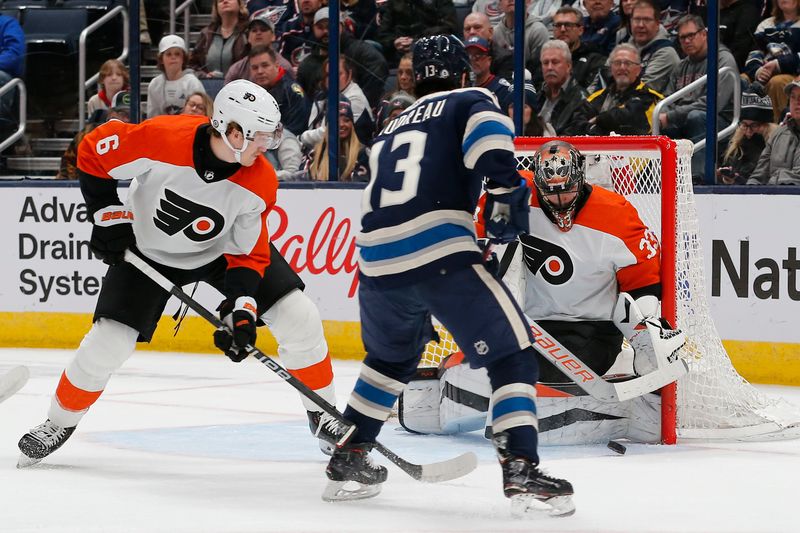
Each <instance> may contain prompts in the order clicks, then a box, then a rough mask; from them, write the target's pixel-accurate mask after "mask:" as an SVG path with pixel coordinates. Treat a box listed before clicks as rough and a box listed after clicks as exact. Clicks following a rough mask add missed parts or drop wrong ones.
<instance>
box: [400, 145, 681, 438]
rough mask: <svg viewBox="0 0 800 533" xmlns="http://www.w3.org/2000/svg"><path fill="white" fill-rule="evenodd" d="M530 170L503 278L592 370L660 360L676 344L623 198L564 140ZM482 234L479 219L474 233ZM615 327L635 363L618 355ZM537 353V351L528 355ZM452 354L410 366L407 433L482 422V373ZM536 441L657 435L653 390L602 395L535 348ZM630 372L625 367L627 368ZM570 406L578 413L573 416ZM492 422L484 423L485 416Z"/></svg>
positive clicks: (657, 271)
mask: <svg viewBox="0 0 800 533" xmlns="http://www.w3.org/2000/svg"><path fill="white" fill-rule="evenodd" d="M533 168H534V172H533V173H530V172H529V171H521V173H522V174H523V175H526V177H529V178H530V180H531V183H532V186H533V187H534V188H535V191H536V192H535V194H534V195H533V196H532V198H531V211H530V215H529V221H530V223H529V226H530V231H529V232H527V233H525V234H521V235H519V237H518V240H517V241H515V242H512V243H510V244H509V245H508V246H507V247H506V249H505V250H504V251H501V250H500V248H498V253H499V254H500V255H502V256H503V259H502V261H501V262H502V263H503V264H504V265H507V266H508V268H507V271H506V272H505V273H504V274H505V275H504V276H503V281H504V283H506V285H507V286H508V288H509V290H510V291H511V293H512V294H513V295H514V297H515V299H516V301H517V302H518V303H519V305H520V307H522V309H523V311H524V313H525V315H526V317H530V318H531V319H533V320H535V321H536V324H537V327H541V328H543V329H544V330H545V331H547V332H548V333H549V334H550V335H552V337H553V338H555V339H557V340H558V341H559V342H560V343H562V344H563V345H564V346H565V347H566V348H567V349H568V350H570V351H571V352H573V353H574V354H576V355H577V356H578V357H580V358H581V360H582V361H583V362H584V363H585V364H586V365H587V366H588V367H590V368H591V369H592V370H594V371H595V372H596V373H597V374H599V375H601V376H602V375H605V374H606V373H607V372H608V371H609V370H610V369H611V368H612V365H614V366H615V367H616V368H617V369H618V370H619V371H620V372H617V371H615V372H614V373H615V374H624V377H623V375H617V376H616V378H618V379H630V378H633V377H634V374H635V375H636V376H643V375H645V374H650V373H652V372H654V371H657V369H659V368H662V367H663V366H664V365H665V364H666V363H667V361H668V359H669V357H670V356H671V355H672V354H673V353H674V352H675V350H677V349H679V348H680V346H681V345H682V344H683V343H684V342H685V335H684V334H683V333H682V332H680V330H676V329H672V328H671V327H670V326H669V324H668V323H667V322H666V321H665V320H664V319H662V318H660V302H659V301H660V299H661V263H660V260H661V252H660V246H659V242H658V239H657V237H656V235H655V234H654V233H653V232H652V231H651V230H650V229H649V228H648V227H647V226H646V225H645V223H644V222H642V220H641V218H640V217H639V213H638V212H637V210H636V208H635V207H634V206H633V205H632V204H631V203H630V202H628V201H627V200H626V199H625V197H624V196H622V195H620V194H618V193H616V192H613V191H609V190H606V189H603V188H602V187H598V186H593V185H590V184H588V183H586V181H585V179H586V178H585V170H584V168H585V160H584V156H583V155H582V154H581V153H580V152H579V151H578V150H577V149H576V148H575V147H574V146H573V145H572V144H569V143H567V142H565V141H563V140H556V141H550V142H547V143H545V144H543V145H542V146H541V147H540V148H539V149H538V150H537V151H536V153H535V154H534V156H533ZM482 233H483V231H482V228H481V224H480V221H479V223H478V235H479V236H480V235H481V234H482ZM623 336H624V337H625V338H626V339H627V340H628V341H629V342H630V346H631V347H632V348H628V347H626V350H625V355H628V353H629V352H630V351H631V349H632V351H633V354H632V356H633V361H632V365H631V362H627V364H616V365H615V362H616V360H617V358H618V354H619V353H620V348H621V346H622V340H623ZM537 355H538V354H537ZM462 361H463V355H462V354H461V353H459V352H456V353H454V354H452V355H451V356H450V357H448V358H447V359H446V360H444V361H442V363H441V364H440V366H439V369H440V371H439V372H437V373H435V374H433V375H431V373H430V372H429V371H428V372H426V371H425V370H420V372H419V374H418V376H417V377H416V378H415V379H414V380H412V382H411V384H410V385H409V386H408V387H407V388H406V390H405V392H404V393H403V399H402V401H401V402H399V403H400V411H399V416H400V422H401V424H402V425H403V427H405V428H406V429H408V430H410V431H413V432H415V433H434V434H449V433H457V432H461V431H475V430H478V429H481V430H482V429H483V428H484V423H485V421H486V420H487V418H488V416H487V414H486V412H487V410H488V407H489V403H490V396H491V388H490V384H489V380H488V379H487V377H486V374H485V372H484V371H483V370H481V369H475V368H469V367H468V366H467V365H466V364H463V363H462ZM539 362H540V372H539V381H540V383H539V384H538V385H537V388H538V394H537V400H538V401H537V405H538V407H539V411H538V414H539V421H540V428H539V430H540V431H539V440H540V443H542V444H550V445H554V444H561V445H569V444H591V443H598V442H599V443H606V442H608V441H609V440H610V439H617V438H629V439H631V440H633V441H636V442H650V443H657V442H660V438H661V427H660V424H661V420H660V401H661V400H660V396H659V395H658V394H657V393H652V394H644V395H642V396H639V397H637V398H633V399H630V400H626V401H623V402H601V401H598V400H595V399H593V398H592V397H591V396H589V395H588V394H586V393H585V392H584V391H582V390H581V389H580V388H579V387H576V386H575V384H574V383H573V382H572V380H571V379H570V378H568V377H566V376H565V375H564V374H563V373H561V372H560V371H559V370H557V369H556V367H555V366H554V365H552V364H551V363H549V362H548V361H547V360H546V359H544V358H543V357H541V356H539ZM631 371H632V372H631ZM577 413H579V414H577ZM489 423H490V424H491V420H489Z"/></svg>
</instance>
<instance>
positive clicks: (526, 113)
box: [506, 83, 556, 137]
mask: <svg viewBox="0 0 800 533" xmlns="http://www.w3.org/2000/svg"><path fill="white" fill-rule="evenodd" d="M524 91H525V93H524V99H523V101H524V104H523V105H524V107H523V108H522V135H523V136H525V137H541V136H543V135H546V136H550V137H554V136H555V135H556V132H554V131H552V129H549V130H548V129H546V127H545V124H544V123H543V122H542V119H541V118H540V117H539V116H538V115H537V114H536V112H535V111H534V109H536V89H534V88H533V85H532V84H530V83H525V85H524ZM506 105H507V107H508V116H509V117H511V119H512V120H513V118H514V98H513V93H512V94H509V95H508V98H507V99H506Z"/></svg>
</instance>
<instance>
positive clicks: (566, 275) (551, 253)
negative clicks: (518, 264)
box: [519, 235, 575, 285]
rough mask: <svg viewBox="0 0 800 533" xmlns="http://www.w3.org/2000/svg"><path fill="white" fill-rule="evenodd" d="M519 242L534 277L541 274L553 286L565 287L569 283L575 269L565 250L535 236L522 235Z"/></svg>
mask: <svg viewBox="0 0 800 533" xmlns="http://www.w3.org/2000/svg"><path fill="white" fill-rule="evenodd" d="M519 240H520V242H521V243H522V255H523V258H524V259H525V264H526V265H527V266H528V269H529V270H530V271H531V272H533V274H534V275H536V274H540V275H541V276H542V278H544V280H545V281H547V282H548V283H550V284H552V285H563V284H564V283H566V282H567V281H569V279H570V278H571V277H572V274H573V272H575V267H574V265H573V264H572V258H571V257H570V256H569V253H567V251H566V250H565V249H563V248H562V247H560V246H557V245H555V244H553V243H552V242H548V241H545V240H543V239H539V238H536V237H534V236H533V235H520V236H519Z"/></svg>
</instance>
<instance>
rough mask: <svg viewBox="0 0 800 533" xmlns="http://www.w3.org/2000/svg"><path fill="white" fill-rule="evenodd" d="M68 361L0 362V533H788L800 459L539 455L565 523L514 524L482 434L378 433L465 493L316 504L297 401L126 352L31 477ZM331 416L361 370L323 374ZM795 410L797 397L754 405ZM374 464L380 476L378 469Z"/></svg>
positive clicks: (280, 388)
mask: <svg viewBox="0 0 800 533" xmlns="http://www.w3.org/2000/svg"><path fill="white" fill-rule="evenodd" d="M71 356H72V352H70V351H59V350H18V349H2V350H0V372H5V371H6V370H8V369H10V368H11V367H13V366H15V365H19V364H24V365H27V366H28V367H29V368H30V370H31V379H30V381H29V382H28V384H27V385H26V386H25V387H24V388H23V389H22V390H21V391H20V392H19V393H17V394H16V395H15V396H13V397H12V398H10V399H8V400H6V401H5V402H3V403H2V405H0V428H2V429H0V531H2V532H18V531H37V532H42V531H75V532H97V531H112V532H117V531H147V532H150V531H165V532H167V531H168V532H183V531H186V532H205V531H209V532H218V531H232V532H243V531H336V532H338V531H363V532H371V531H391V532H399V531H414V532H417V531H424V532H433V531H437V532H438V531H445V532H455V531H470V532H472V531H486V532H495V531H572V532H590V531H602V532H622V531H630V532H649V531H652V532H668V531H675V532H745V531H746V532H752V531H763V532H777V531H786V532H789V531H800V524H798V515H797V507H796V506H797V501H798V500H797V495H798V486H800V441H784V442H768V443H726V444H719V443H716V444H679V445H677V446H644V445H630V446H628V452H627V454H626V455H624V456H619V455H616V454H614V453H613V452H611V451H610V450H608V449H607V448H606V447H605V446H601V445H598V446H581V447H546V448H542V449H541V456H542V463H543V466H544V467H545V468H546V469H547V470H548V471H549V472H551V473H552V474H555V475H558V476H561V477H565V478H567V479H569V480H570V481H571V482H572V483H573V484H574V485H575V489H576V495H575V503H576V506H577V513H576V514H575V515H574V516H572V517H570V518H560V519H556V518H545V517H542V518H540V519H537V520H534V521H520V520H515V519H513V518H511V517H510V514H509V503H508V501H507V500H506V499H505V498H503V496H502V493H501V490H500V470H499V468H498V466H497V463H496V461H495V459H494V457H493V454H492V450H491V447H490V445H489V443H488V441H486V440H484V439H483V438H482V437H481V436H480V435H478V434H477V433H473V434H469V435H462V436H457V437H430V436H428V437H424V436H416V435H410V434H407V433H405V432H402V431H398V430H397V426H396V424H394V423H391V422H390V424H389V425H387V426H386V427H385V428H384V431H383V433H382V434H381V441H382V442H383V443H384V444H386V445H387V446H389V447H390V448H392V449H394V450H395V451H397V452H398V453H400V454H401V455H403V456H405V457H406V458H407V459H409V460H412V461H417V462H429V461H433V460H439V459H444V458H447V457H451V456H454V455H457V454H458V453H461V452H463V451H468V450H473V451H475V452H476V453H477V454H478V456H479V458H480V465H479V467H478V469H477V470H476V471H475V472H473V473H471V474H470V475H468V476H466V477H464V478H461V479H458V480H455V481H451V482H448V483H442V484H439V485H429V484H422V483H419V482H417V481H414V480H413V479H411V478H410V477H408V476H406V475H405V474H404V473H403V472H402V471H400V470H398V469H397V468H395V467H394V466H391V465H390V466H389V470H390V471H389V480H388V481H387V482H386V484H385V485H384V488H383V492H382V493H381V494H380V495H378V496H377V497H376V498H373V499H370V500H364V501H359V502H347V503H324V502H322V501H321V499H320V494H321V492H322V489H323V487H324V485H325V482H326V478H325V474H324V469H325V464H326V458H325V457H324V456H323V455H322V454H321V453H320V452H319V450H318V448H317V444H316V442H315V441H314V440H313V439H312V438H311V437H310V435H309V433H308V429H307V424H306V417H305V412H304V411H303V410H302V407H301V404H300V401H299V399H298V396H297V394H296V393H295V392H294V391H293V390H292V389H291V388H290V387H289V386H288V385H286V384H285V383H283V382H282V381H281V380H280V379H279V378H278V377H277V376H275V375H274V374H273V373H272V372H271V371H270V370H269V369H267V368H266V367H264V366H263V365H262V364H261V363H259V362H257V361H255V360H252V359H251V360H247V361H245V362H243V363H241V364H239V365H235V364H233V363H231V362H229V361H228V360H227V359H225V358H224V357H223V356H221V355H220V356H215V355H187V354H161V353H147V352H137V353H136V354H134V356H133V357H132V358H131V359H130V360H129V361H128V362H127V363H126V364H125V366H124V367H123V368H122V370H121V371H120V372H119V373H118V374H117V375H116V376H114V378H112V380H111V382H110V384H109V386H108V388H107V390H106V392H105V393H104V394H103V396H102V397H101V398H100V400H99V401H98V402H97V403H96V404H95V406H94V407H93V408H92V409H91V411H90V412H89V414H88V415H87V416H86V417H85V418H84V419H83V421H82V422H81V424H80V426H79V428H78V430H77V431H76V432H75V434H74V435H73V436H72V438H71V439H70V440H69V441H68V442H67V443H66V444H65V445H64V447H63V448H61V449H60V450H58V451H57V452H56V453H54V454H53V455H52V456H50V457H48V458H47V459H45V461H44V462H42V463H41V464H40V465H38V466H36V467H32V468H29V469H24V470H17V469H16V468H15V465H16V461H17V455H18V451H17V447H16V442H17V440H18V439H19V437H20V436H21V435H22V434H23V433H24V432H25V431H26V430H27V429H29V428H30V427H33V426H35V425H37V424H39V423H40V422H42V421H44V419H45V416H46V412H47V407H48V405H49V402H50V396H51V394H52V392H53V390H54V388H55V386H56V384H57V381H58V378H59V375H60V373H61V371H62V369H63V367H64V365H65V364H66V363H67V361H68V360H69V359H70V357H71ZM334 368H335V372H336V384H337V387H338V390H337V396H338V399H339V406H340V407H343V406H344V404H345V403H346V399H347V396H348V395H349V393H350V389H351V387H352V385H353V383H354V381H355V376H356V374H357V372H358V365H357V364H356V363H355V362H335V363H334ZM764 389H766V390H767V392H769V393H770V394H774V395H781V396H784V397H786V398H788V399H789V400H791V401H794V403H797V404H800V390H798V389H796V388H789V387H764ZM373 455H376V458H377V460H379V461H381V462H384V463H385V464H388V463H387V462H385V460H383V459H382V458H380V456H377V454H375V453H373Z"/></svg>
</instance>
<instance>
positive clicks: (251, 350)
mask: <svg viewBox="0 0 800 533" xmlns="http://www.w3.org/2000/svg"><path fill="white" fill-rule="evenodd" d="M125 260H126V261H127V262H128V263H130V264H131V265H133V266H134V267H136V268H138V269H139V270H140V271H141V272H142V273H143V274H144V275H146V276H147V277H149V278H150V279H151V280H153V281H154V282H155V283H156V284H157V285H159V286H160V287H161V288H163V289H164V290H165V291H167V292H168V293H170V294H171V295H173V296H175V297H176V298H177V299H178V300H180V301H181V302H183V303H184V304H186V305H187V306H188V307H189V308H190V309H192V310H193V311H194V312H196V313H197V314H198V315H200V316H201V317H202V318H204V319H205V320H206V321H208V322H209V323H211V325H213V326H214V327H215V328H217V329H222V330H225V331H228V332H230V328H228V326H227V325H226V324H225V323H224V322H223V321H222V320H221V319H220V318H219V317H218V316H217V315H215V314H214V313H212V312H211V311H209V310H208V309H206V308H205V307H203V306H202V305H201V304H200V303H199V302H198V301H197V300H195V299H193V298H192V297H191V296H189V295H188V294H186V293H185V292H184V291H183V289H181V288H180V287H178V286H177V285H175V284H174V283H172V282H171V281H170V280H169V279H167V278H166V277H165V276H164V275H163V274H161V273H160V272H159V271H158V270H156V269H155V268H153V267H152V266H150V265H149V264H147V262H146V261H145V260H144V259H142V258H141V257H139V256H138V255H136V254H135V253H133V252H132V251H131V250H126V251H125ZM245 350H247V354H248V355H252V356H253V357H255V358H256V359H258V360H259V361H260V362H261V363H263V364H264V365H265V366H266V367H267V368H269V369H270V370H272V371H273V372H275V373H276V374H277V375H278V376H279V377H280V378H281V379H283V380H284V381H285V382H286V383H288V384H289V385H291V386H292V387H294V388H295V389H297V391H298V392H299V393H300V394H302V395H303V396H305V397H306V398H308V399H309V400H311V401H312V402H314V403H315V404H316V405H317V406H319V407H320V409H322V410H323V411H325V412H326V413H328V414H329V415H331V416H332V417H333V418H335V419H336V421H337V422H339V423H340V424H341V425H342V426H343V427H344V428H346V431H345V433H344V434H343V435H342V437H341V438H340V439H339V440H338V441H337V442H336V443H335V444H336V446H338V447H342V446H344V445H345V444H346V443H347V441H348V440H349V439H350V437H351V436H352V434H353V432H354V431H355V430H356V426H355V425H354V424H353V423H352V422H350V421H349V420H347V419H346V418H344V416H342V414H341V413H340V412H339V411H338V410H337V409H336V407H334V406H333V405H331V404H330V403H328V402H327V401H325V399H324V398H322V397H321V396H320V395H319V394H317V393H316V392H314V391H313V390H311V389H310V388H308V386H306V385H305V384H304V383H303V382H302V381H300V380H299V379H297V378H296V377H294V376H293V375H291V374H290V373H289V372H288V371H287V370H286V369H285V368H283V367H282V366H281V365H280V364H278V362H277V361H275V360H274V359H272V358H271V357H270V356H268V355H267V354H265V353H264V352H262V351H261V350H259V349H258V348H256V347H255V346H250V345H248V346H245ZM375 449H376V450H378V452H380V453H381V454H382V455H383V456H384V457H386V458H387V459H389V460H390V461H391V462H392V463H394V464H395V465H397V467H398V468H400V470H402V471H403V472H405V473H406V474H408V475H409V476H411V477H413V478H414V479H416V480H418V481H424V482H428V483H438V482H440V481H449V480H451V479H456V478H459V477H462V476H465V475H467V474H469V473H470V472H472V471H473V470H475V468H476V467H477V466H478V458H477V456H476V455H475V454H474V453H472V452H467V453H463V454H461V455H459V456H458V457H454V458H452V459H448V460H446V461H439V462H436V463H428V464H421V465H418V464H414V463H410V462H408V461H406V460H405V459H403V458H402V457H400V456H399V455H397V454H396V453H394V452H393V451H391V450H390V449H388V448H387V447H386V446H384V445H383V444H381V443H380V442H376V443H375Z"/></svg>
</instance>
